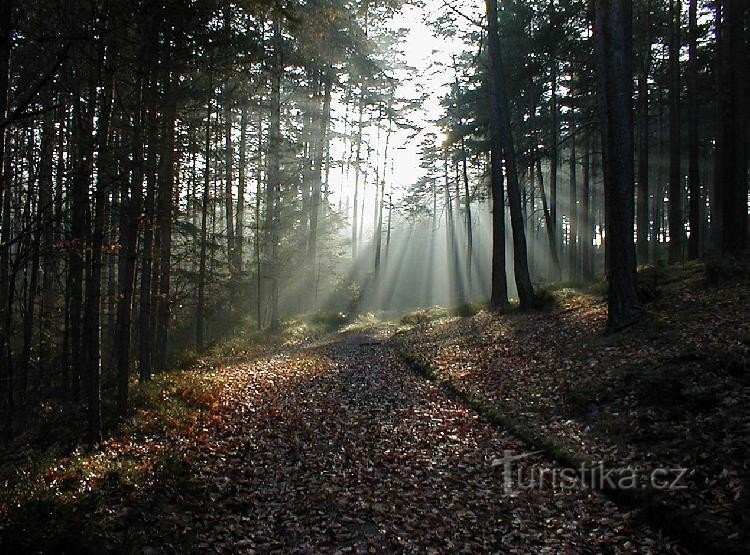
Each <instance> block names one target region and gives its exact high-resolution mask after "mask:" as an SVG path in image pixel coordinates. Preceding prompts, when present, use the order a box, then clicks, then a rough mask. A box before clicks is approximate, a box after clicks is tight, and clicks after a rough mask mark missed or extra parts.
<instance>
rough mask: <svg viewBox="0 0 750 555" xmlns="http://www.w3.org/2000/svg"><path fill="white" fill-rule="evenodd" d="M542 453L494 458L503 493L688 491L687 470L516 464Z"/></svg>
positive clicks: (532, 452) (507, 454) (514, 453)
mask: <svg viewBox="0 0 750 555" xmlns="http://www.w3.org/2000/svg"><path fill="white" fill-rule="evenodd" d="M540 453H542V451H531V452H528V453H518V454H516V452H515V451H513V450H505V451H503V457H502V458H496V459H493V460H492V462H491V466H492V467H493V468H494V467H501V471H502V475H503V490H504V492H505V493H506V494H507V495H512V494H513V493H514V492H515V491H519V490H543V489H547V488H551V489H560V490H566V489H567V490H571V489H575V488H578V487H580V486H581V484H583V485H584V486H587V487H590V488H592V489H598V490H634V489H653V490H679V489H685V488H687V484H686V483H685V477H686V476H687V474H688V469H687V468H664V467H657V468H653V469H650V470H648V471H644V470H643V469H639V468H636V467H633V466H623V467H614V468H606V467H605V465H604V463H599V464H596V465H586V464H583V465H581V466H580V467H579V468H564V467H544V466H540V465H538V464H519V461H523V460H524V459H528V458H529V457H533V456H534V455H538V454H540Z"/></svg>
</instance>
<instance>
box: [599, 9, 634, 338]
mask: <svg viewBox="0 0 750 555" xmlns="http://www.w3.org/2000/svg"><path fill="white" fill-rule="evenodd" d="M595 13H596V19H595V21H596V22H595V26H594V37H595V48H596V62H597V78H598V79H597V81H598V86H599V88H598V96H599V111H600V119H601V131H602V150H603V168H604V211H605V220H606V225H607V245H606V251H605V256H606V258H607V268H608V270H607V279H608V281H609V295H608V308H609V310H608V322H607V325H608V328H609V329H618V328H621V327H623V326H625V325H627V324H629V323H631V322H633V321H634V320H635V319H636V318H637V317H638V316H639V315H640V307H639V306H638V298H637V295H636V273H635V245H634V243H633V231H634V230H633V217H634V208H635V207H634V199H633V189H634V184H633V111H632V75H633V72H632V6H631V3H630V0H600V1H598V2H596V4H595Z"/></svg>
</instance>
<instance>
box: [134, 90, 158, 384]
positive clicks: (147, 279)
mask: <svg viewBox="0 0 750 555" xmlns="http://www.w3.org/2000/svg"><path fill="white" fill-rule="evenodd" d="M153 87H155V84H152V85H151V88H152V89H153ZM153 95H154V91H153V90H150V91H149V96H150V97H152V98H150V100H151V103H150V109H149V115H148V138H147V141H146V143H147V144H148V156H147V159H146V168H147V170H146V197H145V201H144V213H143V261H142V263H141V284H140V305H139V311H138V375H139V379H140V381H141V383H143V382H147V381H148V380H150V379H151V362H152V360H151V359H152V343H151V308H152V306H151V301H152V297H153V288H152V283H151V282H152V276H153V265H154V264H153V262H154V225H155V222H154V196H155V189H156V183H155V181H156V168H155V165H156V148H157V142H156V121H155V120H156V107H155V104H154V103H153Z"/></svg>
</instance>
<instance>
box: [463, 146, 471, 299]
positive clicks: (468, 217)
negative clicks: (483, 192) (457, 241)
mask: <svg viewBox="0 0 750 555" xmlns="http://www.w3.org/2000/svg"><path fill="white" fill-rule="evenodd" d="M467 157H468V156H467V153H466V142H465V140H464V138H463V136H462V137H461V176H462V177H463V183H464V210H465V211H466V287H467V289H468V291H469V294H471V286H472V275H471V265H472V258H473V255H474V235H473V231H472V222H471V190H470V188H469V170H468V168H467V161H466V158H467Z"/></svg>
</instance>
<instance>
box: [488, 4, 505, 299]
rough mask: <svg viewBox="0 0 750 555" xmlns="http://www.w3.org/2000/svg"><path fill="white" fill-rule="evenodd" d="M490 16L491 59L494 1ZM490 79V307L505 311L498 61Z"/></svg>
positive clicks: (493, 55)
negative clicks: (496, 69) (496, 70)
mask: <svg viewBox="0 0 750 555" xmlns="http://www.w3.org/2000/svg"><path fill="white" fill-rule="evenodd" d="M486 8H487V17H488V19H489V21H490V22H492V21H493V19H494V21H495V23H494V25H492V23H491V25H492V28H493V29H495V32H494V38H493V35H492V34H490V40H489V48H490V59H491V60H492V59H496V56H497V52H496V51H497V47H498V41H497V12H496V4H495V3H494V1H493V0H486ZM490 65H491V68H490V79H489V95H490V97H489V102H490V168H491V174H490V176H491V177H490V192H491V195H492V291H491V295H490V306H491V307H492V308H495V309H498V308H505V307H506V306H508V281H507V277H506V275H505V193H504V183H503V180H504V176H503V162H502V152H503V137H502V134H501V131H500V128H501V123H500V119H501V117H502V114H501V113H500V99H499V94H498V79H497V77H496V75H495V67H494V62H491V64H490Z"/></svg>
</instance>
